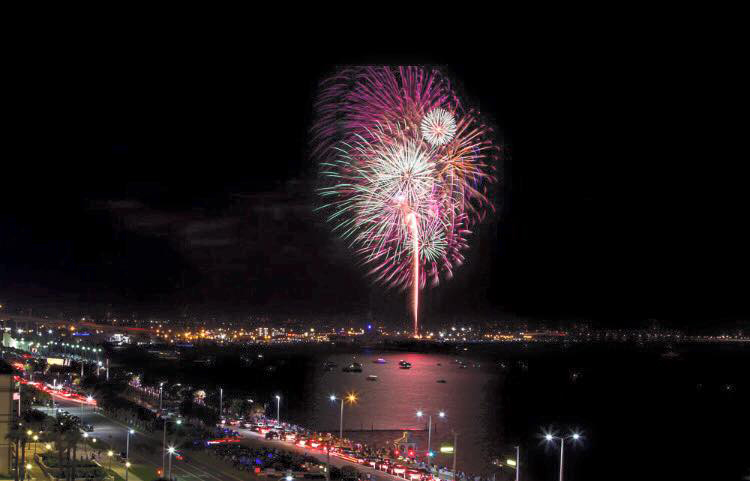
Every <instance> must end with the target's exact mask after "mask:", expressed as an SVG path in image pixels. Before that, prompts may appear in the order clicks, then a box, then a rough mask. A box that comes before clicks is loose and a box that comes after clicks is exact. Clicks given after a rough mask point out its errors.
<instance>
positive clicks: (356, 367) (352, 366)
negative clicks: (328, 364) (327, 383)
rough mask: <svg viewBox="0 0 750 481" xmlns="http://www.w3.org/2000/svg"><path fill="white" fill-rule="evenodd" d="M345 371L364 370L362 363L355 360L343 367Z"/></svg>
mask: <svg viewBox="0 0 750 481" xmlns="http://www.w3.org/2000/svg"><path fill="white" fill-rule="evenodd" d="M341 370H342V371H344V372H362V364H360V363H358V362H353V363H351V364H349V365H348V366H346V367H344V368H342V369H341Z"/></svg>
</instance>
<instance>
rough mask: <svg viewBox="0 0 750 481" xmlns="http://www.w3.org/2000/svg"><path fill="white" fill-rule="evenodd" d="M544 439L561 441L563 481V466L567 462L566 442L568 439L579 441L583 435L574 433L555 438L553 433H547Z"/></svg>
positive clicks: (561, 474) (561, 480)
mask: <svg viewBox="0 0 750 481" xmlns="http://www.w3.org/2000/svg"><path fill="white" fill-rule="evenodd" d="M544 439H546V440H547V442H552V441H560V481H563V466H564V461H565V457H564V456H565V440H566V439H572V440H573V441H579V440H580V439H581V434H580V433H577V432H573V433H572V434H570V435H569V436H555V435H553V434H551V433H547V434H545V435H544Z"/></svg>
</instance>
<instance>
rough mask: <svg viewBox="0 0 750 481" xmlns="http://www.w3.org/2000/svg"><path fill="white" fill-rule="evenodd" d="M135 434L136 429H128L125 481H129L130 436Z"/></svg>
mask: <svg viewBox="0 0 750 481" xmlns="http://www.w3.org/2000/svg"><path fill="white" fill-rule="evenodd" d="M131 434H135V430H134V429H128V435H127V438H126V441H125V481H128V468H129V467H130V435H131Z"/></svg>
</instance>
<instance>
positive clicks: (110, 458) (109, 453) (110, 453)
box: [107, 449, 115, 471]
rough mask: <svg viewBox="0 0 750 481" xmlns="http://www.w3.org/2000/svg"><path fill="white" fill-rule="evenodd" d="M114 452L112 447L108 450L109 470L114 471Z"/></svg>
mask: <svg viewBox="0 0 750 481" xmlns="http://www.w3.org/2000/svg"><path fill="white" fill-rule="evenodd" d="M114 454H115V453H114V452H113V451H112V450H111V449H110V450H109V451H107V456H109V470H110V471H112V456H113V455H114Z"/></svg>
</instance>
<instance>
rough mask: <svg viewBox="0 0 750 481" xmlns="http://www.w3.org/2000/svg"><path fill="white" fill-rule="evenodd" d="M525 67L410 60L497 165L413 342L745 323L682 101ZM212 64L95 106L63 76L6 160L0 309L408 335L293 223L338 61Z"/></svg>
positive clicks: (644, 63)
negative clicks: (314, 119) (316, 107)
mask: <svg viewBox="0 0 750 481" xmlns="http://www.w3.org/2000/svg"><path fill="white" fill-rule="evenodd" d="M530 48H531V47H527V49H522V48H519V49H518V51H517V52H513V51H510V52H507V53H506V54H505V55H504V56H503V61H502V62H501V63H497V62H492V63H486V61H485V62H479V61H477V62H474V61H473V60H472V59H466V58H464V59H461V60H462V61H460V62H458V61H456V59H460V57H452V56H451V55H449V54H448V55H432V56H431V55H423V56H421V57H419V58H415V59H414V63H434V64H440V65H443V66H444V67H445V68H446V69H447V70H448V71H450V72H451V73H452V74H453V75H454V76H455V77H456V78H458V79H459V81H460V84H461V88H462V89H463V90H465V91H466V92H467V94H468V95H469V96H470V97H471V99H472V100H473V101H474V102H475V103H476V104H478V105H479V106H480V108H481V110H482V113H483V114H484V115H486V116H487V117H488V118H489V119H491V122H492V123H493V125H494V127H495V128H496V131H497V137H498V142H499V143H500V144H501V145H502V146H503V147H504V162H503V164H502V165H501V166H500V168H501V170H500V177H501V181H502V186H503V189H502V191H501V193H500V194H499V196H498V198H497V199H496V202H497V204H498V206H499V207H500V209H499V210H498V214H497V216H496V218H495V219H493V220H492V221H491V222H489V223H487V224H486V225H482V226H481V228H480V229H479V230H478V231H477V232H475V233H474V238H473V239H472V242H471V245H472V247H471V249H470V250H468V251H466V253H465V254H466V256H467V258H468V261H467V262H466V265H465V266H463V267H462V268H461V269H459V270H457V272H456V278H455V279H453V280H451V281H449V282H445V283H442V284H441V286H440V287H439V288H438V289H437V290H432V291H430V290H429V289H428V290H427V291H425V293H424V302H423V304H422V305H423V308H424V310H425V311H424V316H425V317H424V319H425V323H426V325H427V326H429V324H430V319H434V320H437V319H444V318H452V317H454V316H463V317H466V318H472V317H476V318H487V317H491V316H494V315H508V316H517V317H520V318H529V319H543V318H548V319H574V318H580V319H587V320H595V321H597V322H599V323H601V324H602V325H613V326H616V325H627V324H628V323H631V322H641V321H642V320H645V319H650V318H655V319H664V320H668V321H670V322H674V323H675V325H682V326H685V327H690V326H693V325H711V323H713V322H719V323H730V324H731V323H733V322H734V320H737V319H747V318H748V317H750V307H748V303H747V301H746V292H747V279H746V276H747V272H748V269H747V267H748V265H749V263H748V253H747V248H746V246H747V244H746V243H745V238H744V237H743V234H744V233H743V224H745V223H746V222H744V219H746V217H747V212H746V211H745V209H744V207H743V204H742V203H741V202H739V200H740V198H741V197H742V192H743V190H744V188H743V187H744V186H742V185H740V183H739V178H738V177H736V176H733V175H732V174H731V172H729V171H724V170H721V169H719V168H717V167H716V164H715V163H713V162H712V161H711V160H710V159H707V158H703V157H702V156H701V155H697V151H696V150H695V149H694V148H692V147H691V143H692V142H693V141H694V138H695V135H696V134H695V129H694V128H693V125H692V122H693V120H691V119H693V118H694V116H695V115H697V114H696V112H695V111H694V110H693V108H692V107H690V106H688V105H686V103H685V100H684V99H685V96H687V95H690V96H692V95H695V93H696V88H697V87H696V85H693V84H691V83H689V82H688V83H686V82H684V81H679V82H677V80H682V77H680V76H679V75H680V74H679V72H680V70H679V69H677V70H675V69H667V68H665V67H663V66H661V65H660V63H659V61H658V59H657V58H652V57H650V56H649V55H648V51H647V50H646V49H645V48H644V50H643V55H642V56H641V57H639V58H633V57H631V56H627V55H625V53H624V52H618V51H610V50H608V51H607V55H605V56H602V55H600V52H594V51H591V52H578V53H572V54H569V55H567V56H566V57H564V59H563V57H561V56H559V55H558V54H557V53H556V52H545V51H539V52H537V51H531V50H528V49H530ZM230 58H231V53H230V52H226V53H224V54H223V55H218V56H217V58H210V59H209V58H205V57H198V58H194V57H193V56H192V55H191V56H189V55H187V53H186V54H184V55H177V56H176V57H175V59H174V62H173V63H171V64H170V65H168V66H161V65H159V63H158V62H156V61H155V60H154V59H148V58H146V59H144V61H143V62H142V63H138V62H136V63H133V64H129V65H127V66H124V67H122V66H120V67H121V68H117V69H116V70H117V75H113V76H112V77H111V78H110V79H109V80H107V81H106V82H103V83H101V84H98V85H96V86H94V87H92V86H90V85H88V84H86V85H85V87H84V84H82V83H81V82H80V80H81V79H83V78H85V77H86V75H87V70H86V68H85V67H79V66H73V65H70V66H68V67H69V74H70V75H69V77H67V78H68V80H66V81H61V82H63V83H64V84H65V85H64V87H65V89H63V90H67V92H68V95H66V96H65V98H61V99H58V100H59V101H60V102H61V103H62V104H64V107H63V108H57V109H56V112H57V114H58V115H55V116H54V117H53V118H51V119H49V121H48V122H44V123H43V124H40V125H37V126H35V127H34V128H27V129H24V131H23V133H22V134H21V135H20V137H19V139H20V140H22V142H21V143H20V145H19V146H18V147H15V148H14V149H13V151H12V152H11V153H10V155H8V156H6V157H7V158H8V160H7V162H6V163H5V165H4V180H5V181H4V183H3V189H2V191H1V192H0V196H1V198H0V201H1V203H0V205H2V207H0V303H6V304H8V305H10V306H12V305H25V306H32V305H34V304H38V305H45V304H46V305H58V306H61V308H63V307H65V306H68V307H74V306H92V308H93V306H98V307H97V308H106V307H107V306H112V309H115V310H118V311H121V312H122V311H127V310H134V311H137V312H163V313H174V314H184V313H191V312H192V313H199V314H203V313H208V312H215V313H216V314H217V315H223V314H225V315H235V314H238V313H245V312H247V313H253V312H258V313H269V314H276V315H285V314H288V315H292V316H293V315H300V316H304V317H314V316H315V315H316V314H319V315H321V316H342V317H346V316H362V317H368V316H372V317H380V318H383V319H389V320H398V319H403V320H404V321H406V320H407V319H408V313H407V312H406V310H405V307H404V303H403V299H402V294H401V293H399V292H397V291H388V290H386V289H384V288H382V287H377V286H373V285H372V284H371V282H370V279H368V277H367V275H366V272H365V269H364V268H363V267H361V266H358V265H356V263H354V262H352V256H351V253H350V252H348V251H347V247H346V245H344V243H343V242H341V241H340V240H338V239H336V238H335V237H334V236H333V235H331V234H330V233H329V232H328V230H327V229H326V228H325V227H324V226H323V223H322V219H320V217H319V215H318V214H316V213H314V212H313V210H312V208H313V206H314V205H315V202H314V196H313V190H314V188H315V180H314V179H315V177H316V176H315V174H316V172H315V168H314V164H313V162H312V160H311V159H310V156H309V150H308V131H309V128H310V120H311V112H312V102H313V99H314V96H315V92H316V84H317V82H318V81H319V80H320V79H321V78H323V76H324V75H326V74H329V73H330V72H331V71H333V69H334V68H335V66H336V64H337V63H341V62H338V61H336V60H335V59H333V60H332V59H323V58H312V57H307V58H305V59H303V58H298V57H296V56H293V55H288V56H284V60H283V61H279V60H274V59H272V58H263V59H258V61H257V62H256V65H257V66H258V69H257V70H245V69H240V68H237V67H234V65H235V64H234V62H231V61H229V59H230ZM355 60H356V59H355ZM399 60H401V61H403V60H404V59H399ZM532 60H533V61H532ZM678 60H679V61H684V62H686V63H685V65H686V66H687V60H688V59H686V58H685V59H678ZM348 61H349V62H352V60H351V59H348ZM361 61H362V62H376V61H377V63H389V59H388V58H387V57H383V58H379V59H374V58H372V57H366V58H362V59H361ZM392 61H393V60H391V62H392ZM352 63H356V61H354V62H352ZM195 65H199V66H200V67H201V68H199V69H198V70H197V71H195V70H193V66H195ZM188 72H189V73H190V75H187V73H188ZM146 74H148V75H147V78H144V76H146ZM644 77H648V78H649V81H647V82H642V81H641V80H640V79H642V78H644ZM667 85H668V86H669V88H668V89H663V88H660V86H667ZM62 86H63V85H61V87H62ZM52 95H53V97H56V96H57V95H58V94H57V93H55V94H52ZM71 95H72V96H73V97H75V98H76V99H78V100H77V101H76V102H81V103H82V104H85V105H86V107H92V108H94V107H95V108H96V111H97V112H98V113H97V115H96V117H95V118H93V119H92V118H89V117H88V116H87V114H84V113H82V111H81V110H80V109H76V108H73V107H74V105H68V104H67V102H69V97H70V96H71ZM30 102H31V104H30V105H29V111H43V110H44V109H45V108H48V107H49V104H48V102H47V100H46V99H44V98H37V99H35V100H31V101H30ZM60 112H65V114H64V115H59V114H60ZM688 113H690V115H688ZM29 115H31V114H29ZM92 120H93V123H94V124H97V125H95V126H92V128H91V129H88V128H83V127H82V126H83V125H86V126H87V127H88V126H89V125H90V124H91V123H92ZM37 121H38V119H34V118H33V117H30V118H29V122H32V123H34V122H37ZM34 125H36V124H34ZM50 161H51V162H50ZM42 165H44V167H43V168H42Z"/></svg>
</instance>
